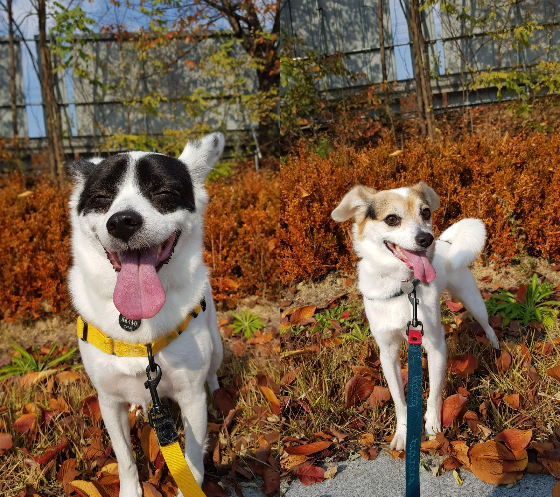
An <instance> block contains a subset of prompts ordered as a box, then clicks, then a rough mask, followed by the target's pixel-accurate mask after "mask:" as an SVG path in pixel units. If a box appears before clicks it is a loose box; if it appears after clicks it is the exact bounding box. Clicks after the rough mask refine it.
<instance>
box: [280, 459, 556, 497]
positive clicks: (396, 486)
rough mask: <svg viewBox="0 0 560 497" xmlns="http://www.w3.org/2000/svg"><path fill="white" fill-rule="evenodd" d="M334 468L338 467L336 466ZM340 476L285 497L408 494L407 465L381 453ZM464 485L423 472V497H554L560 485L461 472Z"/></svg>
mask: <svg viewBox="0 0 560 497" xmlns="http://www.w3.org/2000/svg"><path fill="white" fill-rule="evenodd" d="M332 465H333V466H334V465H335V464H332ZM336 465H337V466H338V472H337V474H336V475H335V477H334V478H333V479H332V480H325V481H323V482H322V483H316V484H314V485H309V486H307V487H306V486H304V485H302V484H301V483H300V482H299V480H296V481H294V482H293V483H292V484H291V485H290V486H289V487H288V486H287V485H285V484H283V486H282V491H281V495H282V496H285V497H400V496H404V494H405V462H404V460H403V459H399V460H397V461H395V460H393V459H392V458H391V456H389V454H387V453H386V452H385V451H380V453H379V456H378V457H377V459H376V460H375V461H366V460H365V459H362V458H361V457H360V458H359V459H357V460H355V461H352V462H348V461H344V462H340V463H338V464H336ZM459 474H460V476H461V478H462V480H463V484H462V485H459V484H458V483H457V482H456V481H455V478H454V477H453V472H452V471H449V472H446V473H444V474H443V475H441V476H438V477H437V478H436V477H435V476H433V474H432V473H429V472H427V471H425V470H424V469H422V468H421V469H420V494H421V496H422V497H462V496H472V497H486V496H491V497H512V496H519V497H551V496H552V489H553V487H554V485H555V484H556V483H557V482H558V480H556V478H554V477H552V476H550V475H525V476H524V477H523V478H522V479H521V480H520V481H519V482H518V483H517V484H515V485H513V486H512V487H511V488H507V487H506V486H505V485H490V484H489V483H485V482H483V481H481V480H479V479H478V478H477V477H476V476H474V475H473V474H472V473H469V472H468V471H464V470H459Z"/></svg>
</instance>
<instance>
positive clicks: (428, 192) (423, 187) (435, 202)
mask: <svg viewBox="0 0 560 497" xmlns="http://www.w3.org/2000/svg"><path fill="white" fill-rule="evenodd" d="M412 189H413V190H416V191H417V192H420V193H421V194H422V195H423V196H424V198H425V199H426V202H427V203H428V206H429V207H430V210H431V211H432V212H433V211H435V210H436V209H437V208H438V207H439V197H438V194H437V193H436V192H435V190H434V189H433V188H430V187H429V186H428V185H427V184H426V183H424V182H423V181H420V182H418V183H416V184H415V185H414V186H413V187H412Z"/></svg>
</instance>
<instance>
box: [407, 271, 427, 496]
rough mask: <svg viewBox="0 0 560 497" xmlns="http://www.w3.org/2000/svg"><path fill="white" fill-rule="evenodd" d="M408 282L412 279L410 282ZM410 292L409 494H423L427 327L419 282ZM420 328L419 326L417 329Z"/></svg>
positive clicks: (414, 282)
mask: <svg viewBox="0 0 560 497" xmlns="http://www.w3.org/2000/svg"><path fill="white" fill-rule="evenodd" d="M407 283H408V282H407ZM412 283H413V288H412V291H410V293H408V300H410V303H411V304H412V321H409V322H408V324H407V329H406V334H407V336H408V392H407V396H406V413H407V420H406V424H407V429H406V497H420V437H421V436H422V335H423V334H424V327H423V325H422V322H421V321H419V320H418V318H417V307H418V299H417V298H416V285H417V284H418V283H419V282H418V280H414V281H413V282H412ZM406 290H409V287H407V288H406ZM413 328H418V329H413Z"/></svg>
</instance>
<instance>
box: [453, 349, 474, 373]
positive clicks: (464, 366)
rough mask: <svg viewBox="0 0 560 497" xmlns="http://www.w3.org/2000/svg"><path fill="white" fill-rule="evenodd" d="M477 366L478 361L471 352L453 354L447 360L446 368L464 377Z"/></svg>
mask: <svg viewBox="0 0 560 497" xmlns="http://www.w3.org/2000/svg"><path fill="white" fill-rule="evenodd" d="M476 368H478V361H477V360H476V359H475V357H474V356H473V355H472V354H470V353H469V354H465V355H463V356H454V357H452V358H451V359H449V361H447V369H449V371H451V372H452V373H455V374H458V375H459V376H462V377H466V376H468V375H469V374H471V373H473V372H474V370H475V369H476Z"/></svg>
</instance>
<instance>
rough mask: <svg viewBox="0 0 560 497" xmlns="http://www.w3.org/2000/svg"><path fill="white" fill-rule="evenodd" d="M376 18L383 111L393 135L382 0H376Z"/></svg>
mask: <svg viewBox="0 0 560 497" xmlns="http://www.w3.org/2000/svg"><path fill="white" fill-rule="evenodd" d="M377 18H378V19H379V53H380V55H381V78H382V79H383V88H384V89H385V112H386V114H387V117H388V118H389V119H390V120H391V133H392V135H393V138H394V137H395V126H394V125H393V117H392V115H391V107H390V106H389V83H388V82H387V79H388V76H387V61H386V60H385V32H384V30H383V0H377Z"/></svg>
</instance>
